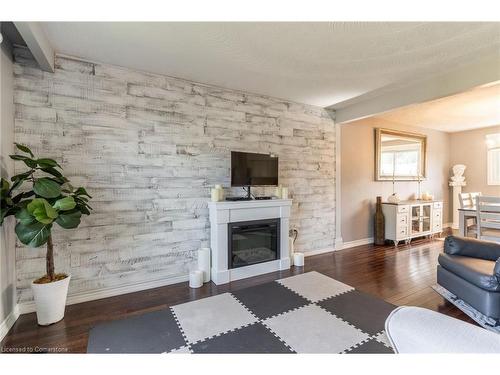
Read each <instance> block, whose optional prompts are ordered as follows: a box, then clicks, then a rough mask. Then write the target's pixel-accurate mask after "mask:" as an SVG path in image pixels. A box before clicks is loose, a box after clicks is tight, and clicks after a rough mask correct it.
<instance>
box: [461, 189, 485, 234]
mask: <svg viewBox="0 0 500 375" xmlns="http://www.w3.org/2000/svg"><path fill="white" fill-rule="evenodd" d="M480 195H481V193H460V194H458V200H459V201H460V208H470V209H472V208H474V209H475V207H476V198H477V197H479V196H480ZM469 233H470V234H472V235H473V237H477V221H476V218H468V219H467V220H466V221H465V236H466V237H467V236H468V234H469Z"/></svg>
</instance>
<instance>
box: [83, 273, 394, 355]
mask: <svg viewBox="0 0 500 375" xmlns="http://www.w3.org/2000/svg"><path fill="white" fill-rule="evenodd" d="M395 308H396V306H394V305H391V304H389V303H387V302H385V301H383V300H381V299H379V298H376V297H372V296H370V295H368V294H365V293H362V292H360V291H357V290H356V289H354V288H352V287H351V286H349V285H346V284H344V283H341V282H339V281H337V280H334V279H332V278H330V277H328V276H325V275H323V274H321V273H318V272H307V273H304V274H301V275H297V276H292V277H288V278H285V279H280V280H276V281H273V282H270V283H266V284H262V285H258V286H253V287H249V288H246V289H242V290H238V291H235V292H231V293H224V294H219V295H216V296H212V297H208V298H203V299H200V300H196V301H192V302H188V303H183V304H180V305H176V306H172V307H170V308H168V309H165V310H161V311H156V312H152V313H147V314H144V315H141V316H137V317H132V318H128V319H124V320H117V321H112V322H107V323H103V324H101V325H98V326H96V327H94V328H92V329H91V331H90V334H89V343H88V352H89V353H392V352H393V351H392V349H391V347H390V345H389V342H388V340H387V337H386V336H385V332H384V323H385V320H386V318H387V316H389V314H390V313H391V311H392V310H394V309H395Z"/></svg>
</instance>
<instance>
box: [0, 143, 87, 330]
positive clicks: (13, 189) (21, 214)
mask: <svg viewBox="0 0 500 375" xmlns="http://www.w3.org/2000/svg"><path fill="white" fill-rule="evenodd" d="M15 145H16V147H17V149H18V150H19V153H18V154H17V155H10V157H11V159H14V160H17V161H21V162H23V163H24V164H25V165H26V166H27V167H28V169H27V170H26V171H25V172H23V173H20V174H18V175H16V176H13V177H12V178H11V181H10V182H9V181H8V180H6V179H4V178H2V179H1V186H0V187H1V189H0V191H1V211H0V225H2V224H3V221H4V219H5V218H6V217H7V216H11V215H12V216H14V217H15V219H16V227H15V232H16V235H17V237H18V239H19V241H21V242H22V243H23V244H24V245H27V246H29V247H40V246H43V245H46V246H47V254H46V274H45V275H43V276H42V277H40V278H38V279H36V280H34V281H33V282H32V283H31V287H32V290H33V296H34V298H35V304H36V313H37V320H38V324H40V325H49V324H52V323H55V322H58V321H60V320H61V319H63V318H64V310H65V306H66V297H67V294H68V286H69V281H70V278H71V276H70V275H69V274H65V273H56V272H55V269H54V245H53V242H52V229H53V226H54V224H57V225H58V226H60V227H61V228H63V229H73V228H76V227H77V226H78V225H79V224H80V219H81V216H82V214H84V215H89V214H90V210H92V208H91V207H90V206H89V205H88V201H89V199H90V198H92V197H91V196H90V195H89V194H88V193H87V191H86V190H85V189H84V188H83V187H79V188H76V189H75V188H74V187H73V186H72V185H71V183H70V182H69V180H68V179H67V178H66V177H64V176H63V174H62V173H61V171H62V168H61V166H60V165H59V164H58V163H57V162H56V161H55V160H53V159H49V158H35V155H34V154H33V152H32V151H31V150H30V149H29V148H28V147H26V146H24V145H21V144H18V143H16V144H15Z"/></svg>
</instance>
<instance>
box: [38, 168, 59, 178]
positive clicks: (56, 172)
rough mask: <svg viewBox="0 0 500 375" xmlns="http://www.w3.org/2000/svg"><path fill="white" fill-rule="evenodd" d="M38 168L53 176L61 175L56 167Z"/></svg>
mask: <svg viewBox="0 0 500 375" xmlns="http://www.w3.org/2000/svg"><path fill="white" fill-rule="evenodd" d="M40 169H41V170H42V171H44V172H45V173H48V174H51V175H52V176H54V177H62V176H63V175H62V173H61V172H59V171H58V170H57V169H55V168H52V167H43V168H40Z"/></svg>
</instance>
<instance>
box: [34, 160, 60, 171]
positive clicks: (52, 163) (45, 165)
mask: <svg viewBox="0 0 500 375" xmlns="http://www.w3.org/2000/svg"><path fill="white" fill-rule="evenodd" d="M36 162H37V164H38V165H39V166H40V167H42V168H49V167H52V168H53V167H59V168H61V166H60V165H59V164H58V163H57V161H55V160H54V159H49V158H40V159H37V160H36ZM61 169H62V168H61Z"/></svg>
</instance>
